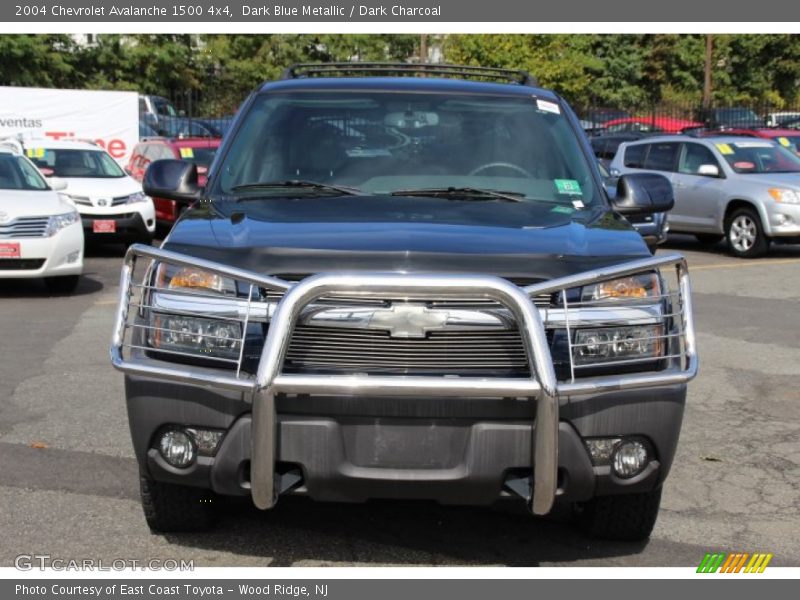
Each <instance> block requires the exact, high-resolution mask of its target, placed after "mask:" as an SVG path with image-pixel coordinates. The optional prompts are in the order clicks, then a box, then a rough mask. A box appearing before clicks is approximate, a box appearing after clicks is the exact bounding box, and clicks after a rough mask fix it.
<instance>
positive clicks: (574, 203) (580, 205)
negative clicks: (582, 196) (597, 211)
mask: <svg viewBox="0 0 800 600" xmlns="http://www.w3.org/2000/svg"><path fill="white" fill-rule="evenodd" d="M572 206H574V207H575V208H577V209H578V210H580V209H582V208H583V206H584V205H583V202H581V201H580V200H573V201H572Z"/></svg>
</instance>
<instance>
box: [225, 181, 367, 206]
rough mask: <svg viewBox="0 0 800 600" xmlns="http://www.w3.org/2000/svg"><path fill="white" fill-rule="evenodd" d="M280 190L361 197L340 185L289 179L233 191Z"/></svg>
mask: <svg viewBox="0 0 800 600" xmlns="http://www.w3.org/2000/svg"><path fill="white" fill-rule="evenodd" d="M278 188H302V189H308V190H317V191H320V192H336V193H337V194H339V195H340V196H359V195H361V190H359V189H358V188H351V187H340V186H338V185H328V184H327V183H319V182H317V181H306V180H301V179H289V180H287V181H258V182H254V183H242V184H239V185H235V186H233V188H231V191H234V192H241V191H245V190H269V189H278ZM248 199H250V198H248V197H247V196H243V197H239V198H237V201H238V200H248Z"/></svg>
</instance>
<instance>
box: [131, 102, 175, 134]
mask: <svg viewBox="0 0 800 600" xmlns="http://www.w3.org/2000/svg"><path fill="white" fill-rule="evenodd" d="M182 116H184V112H183V111H180V110H178V109H177V108H175V106H174V105H173V104H172V102H170V101H169V100H167V99H166V98H164V97H163V96H155V95H151V94H140V95H139V120H140V121H144V123H145V124H147V125H148V126H150V127H151V128H153V129H154V130H156V131H157V130H158V129H159V126H160V125H161V123H162V121H163V120H164V119H167V120H168V119H172V118H177V117H182Z"/></svg>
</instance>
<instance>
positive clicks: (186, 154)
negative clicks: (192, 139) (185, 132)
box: [181, 148, 194, 158]
mask: <svg viewBox="0 0 800 600" xmlns="http://www.w3.org/2000/svg"><path fill="white" fill-rule="evenodd" d="M181 158H194V150H192V149H191V148H181Z"/></svg>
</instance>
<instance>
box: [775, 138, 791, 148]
mask: <svg viewBox="0 0 800 600" xmlns="http://www.w3.org/2000/svg"><path fill="white" fill-rule="evenodd" d="M778 141H779V142H780V144H781V146H784V147H786V148H788V147H789V146H791V145H792V142H790V141H789V138H785V137H779V138H778Z"/></svg>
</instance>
